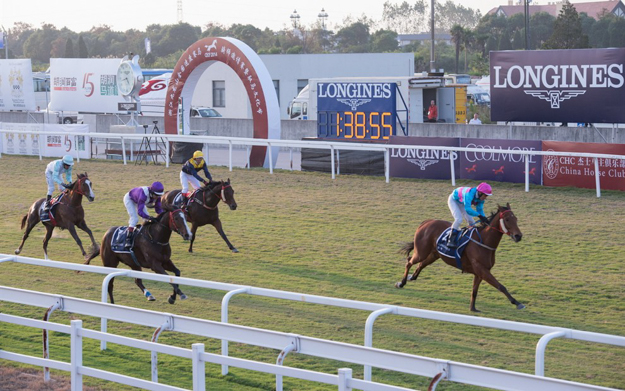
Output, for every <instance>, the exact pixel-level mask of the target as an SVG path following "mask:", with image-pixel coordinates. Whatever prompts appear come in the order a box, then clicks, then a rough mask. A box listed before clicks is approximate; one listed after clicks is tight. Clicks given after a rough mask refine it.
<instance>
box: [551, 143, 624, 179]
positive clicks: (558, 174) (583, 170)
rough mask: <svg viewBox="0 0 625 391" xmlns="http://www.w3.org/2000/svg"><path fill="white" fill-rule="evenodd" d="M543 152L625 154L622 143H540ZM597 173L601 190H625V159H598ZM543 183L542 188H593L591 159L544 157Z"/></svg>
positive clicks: (593, 167)
mask: <svg viewBox="0 0 625 391" xmlns="http://www.w3.org/2000/svg"><path fill="white" fill-rule="evenodd" d="M543 151H556V152H585V153H605V154H609V155H625V144H599V143H572V142H562V141H543ZM599 174H600V178H599V180H600V183H601V188H602V189H607V190H625V159H599ZM543 183H544V185H545V186H574V187H583V188H587V189H594V188H595V162H594V159H592V158H582V157H566V156H543Z"/></svg>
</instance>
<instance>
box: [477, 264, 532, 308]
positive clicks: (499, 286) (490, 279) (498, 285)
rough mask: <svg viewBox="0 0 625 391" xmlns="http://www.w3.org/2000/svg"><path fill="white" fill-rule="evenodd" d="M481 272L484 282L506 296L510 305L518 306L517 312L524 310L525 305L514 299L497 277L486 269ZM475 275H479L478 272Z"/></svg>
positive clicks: (481, 269)
mask: <svg viewBox="0 0 625 391" xmlns="http://www.w3.org/2000/svg"><path fill="white" fill-rule="evenodd" d="M479 270H480V277H481V278H483V279H484V281H486V282H488V283H489V284H491V285H492V286H494V287H495V289H497V290H498V291H500V292H501V293H503V294H504V295H506V297H507V298H508V300H510V303H512V304H514V305H515V306H516V309H517V310H522V309H523V308H525V306H524V305H523V304H521V303H520V302H518V301H517V300H516V299H515V298H514V297H512V295H511V294H510V293H509V292H508V290H507V289H506V287H505V286H503V285H502V284H501V283H500V282H499V281H497V279H496V278H495V276H493V275H492V274H491V272H490V270H486V269H485V268H480V269H479ZM475 274H476V275H478V273H477V272H476V273H475Z"/></svg>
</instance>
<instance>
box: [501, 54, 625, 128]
mask: <svg viewBox="0 0 625 391" xmlns="http://www.w3.org/2000/svg"><path fill="white" fill-rule="evenodd" d="M490 91H491V102H492V103H491V119H492V120H495V121H536V122H587V123H622V122H625V110H623V106H622V105H623V97H624V96H625V48H615V49H574V50H534V51H527V50H526V51H500V52H491V53H490Z"/></svg>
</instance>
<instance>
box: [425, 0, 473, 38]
mask: <svg viewBox="0 0 625 391" xmlns="http://www.w3.org/2000/svg"><path fill="white" fill-rule="evenodd" d="M435 8H436V15H437V20H436V29H437V30H438V31H449V30H451V28H452V27H453V26H454V25H460V26H462V27H464V28H474V27H475V26H477V24H478V22H479V21H480V19H481V18H482V14H481V13H480V11H479V10H478V11H474V10H473V9H471V8H465V7H464V6H462V5H457V4H456V3H454V2H453V1H451V0H447V1H446V2H445V3H442V2H438V1H437V2H436V5H435Z"/></svg>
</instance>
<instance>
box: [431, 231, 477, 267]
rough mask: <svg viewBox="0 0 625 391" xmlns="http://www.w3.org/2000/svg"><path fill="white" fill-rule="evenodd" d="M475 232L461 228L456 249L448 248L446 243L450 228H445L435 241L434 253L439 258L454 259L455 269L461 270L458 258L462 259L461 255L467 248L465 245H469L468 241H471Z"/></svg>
mask: <svg viewBox="0 0 625 391" xmlns="http://www.w3.org/2000/svg"><path fill="white" fill-rule="evenodd" d="M475 230H476V228H463V229H462V230H461V231H460V233H459V234H458V238H457V243H458V247H456V248H450V247H449V246H447V241H448V239H449V235H451V227H450V228H447V229H446V230H445V231H443V233H442V234H441V235H440V236H439V237H438V239H436V251H438V253H439V254H440V255H441V256H444V257H447V258H453V259H455V260H456V267H457V268H458V269H460V270H462V262H461V261H460V258H462V253H463V252H464V250H465V249H466V248H467V244H468V243H469V240H471V235H472V234H473V231H475Z"/></svg>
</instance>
